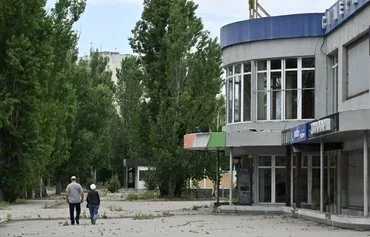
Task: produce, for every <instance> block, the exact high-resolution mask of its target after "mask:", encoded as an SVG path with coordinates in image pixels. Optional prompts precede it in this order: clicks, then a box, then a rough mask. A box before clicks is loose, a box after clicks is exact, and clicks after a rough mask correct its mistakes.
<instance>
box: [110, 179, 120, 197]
mask: <svg viewBox="0 0 370 237" xmlns="http://www.w3.org/2000/svg"><path fill="white" fill-rule="evenodd" d="M120 187H121V183H120V182H119V179H118V176H117V175H113V176H112V177H111V178H110V180H109V182H108V190H109V192H112V193H115V192H117V191H118V189H119V188H120Z"/></svg>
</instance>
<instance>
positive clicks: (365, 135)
mask: <svg viewBox="0 0 370 237" xmlns="http://www.w3.org/2000/svg"><path fill="white" fill-rule="evenodd" d="M367 159H368V138H367V131H365V133H364V216H368V210H369V208H368V196H369V194H368V183H369V180H368V166H367V163H368V162H367Z"/></svg>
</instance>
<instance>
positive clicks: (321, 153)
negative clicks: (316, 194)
mask: <svg viewBox="0 0 370 237" xmlns="http://www.w3.org/2000/svg"><path fill="white" fill-rule="evenodd" d="M320 211H321V212H323V211H324V140H322V139H321V140H320Z"/></svg>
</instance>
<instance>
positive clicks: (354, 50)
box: [346, 34, 370, 99]
mask: <svg viewBox="0 0 370 237" xmlns="http://www.w3.org/2000/svg"><path fill="white" fill-rule="evenodd" d="M346 49H347V58H346V60H347V68H346V69H347V78H346V79H347V98H348V99H349V98H351V97H355V96H358V95H361V94H363V93H366V92H368V91H369V77H370V57H369V38H368V35H367V34H366V35H365V36H363V37H361V38H359V39H358V40H356V41H355V42H353V43H350V44H349V45H348V46H347V48H346Z"/></svg>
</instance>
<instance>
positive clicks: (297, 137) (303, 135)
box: [290, 124, 308, 143]
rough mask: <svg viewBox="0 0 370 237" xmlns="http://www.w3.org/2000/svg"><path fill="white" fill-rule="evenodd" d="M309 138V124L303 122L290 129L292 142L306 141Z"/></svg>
mask: <svg viewBox="0 0 370 237" xmlns="http://www.w3.org/2000/svg"><path fill="white" fill-rule="evenodd" d="M307 138H308V136H307V124H301V125H298V126H297V127H294V128H291V129H290V143H297V142H302V141H306V140H307Z"/></svg>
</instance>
